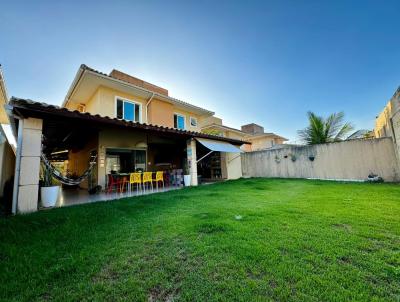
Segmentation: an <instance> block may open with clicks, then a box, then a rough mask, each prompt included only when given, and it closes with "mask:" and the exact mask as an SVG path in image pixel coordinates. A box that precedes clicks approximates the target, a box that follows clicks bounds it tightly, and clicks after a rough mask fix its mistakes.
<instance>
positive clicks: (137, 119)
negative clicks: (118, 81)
mask: <svg viewBox="0 0 400 302" xmlns="http://www.w3.org/2000/svg"><path fill="white" fill-rule="evenodd" d="M135 122H140V106H139V105H137V104H135Z"/></svg>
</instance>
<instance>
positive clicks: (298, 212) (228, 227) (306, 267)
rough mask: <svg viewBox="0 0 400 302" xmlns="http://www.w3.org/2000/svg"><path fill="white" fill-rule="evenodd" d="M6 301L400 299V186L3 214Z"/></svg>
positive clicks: (241, 187) (209, 194)
mask: <svg viewBox="0 0 400 302" xmlns="http://www.w3.org/2000/svg"><path fill="white" fill-rule="evenodd" d="M0 267H1V269H0V300H1V301H3V300H4V301H77V300H82V301H99V300H107V301H119V300H128V301H129V300H130V301H193V300H197V301H231V300H241V301H254V300H260V301H269V300H279V301H298V300H307V301H309V300H319V301H343V300H354V301H367V300H386V301H396V300H399V299H400V269H399V267H400V187H399V186H398V185H393V184H362V183H335V182H324V181H307V180H284V179H243V180H237V181H229V182H225V183H219V184H215V185H210V186H201V187H197V188H189V189H183V190H179V191H171V192H167V193H162V194H154V195H149V196H141V197H134V198H128V199H123V200H118V201H110V202H101V203H96V204H87V205H82V206H76V207H69V208H61V209H54V210H51V211H42V212H38V213H35V214H31V215H25V216H17V217H9V218H2V219H1V220H0Z"/></svg>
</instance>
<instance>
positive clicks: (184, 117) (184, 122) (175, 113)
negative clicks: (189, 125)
mask: <svg viewBox="0 0 400 302" xmlns="http://www.w3.org/2000/svg"><path fill="white" fill-rule="evenodd" d="M175 115H177V116H181V117H183V129H179V128H175ZM176 125H177V126H178V121H177V123H176ZM174 128H175V129H179V130H186V116H185V115H184V114H182V113H178V112H174Z"/></svg>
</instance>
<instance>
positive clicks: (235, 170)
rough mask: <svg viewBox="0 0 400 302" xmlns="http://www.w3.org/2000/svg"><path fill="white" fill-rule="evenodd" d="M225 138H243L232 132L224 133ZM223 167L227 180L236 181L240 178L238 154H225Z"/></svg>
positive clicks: (240, 167) (240, 163) (240, 166)
mask: <svg viewBox="0 0 400 302" xmlns="http://www.w3.org/2000/svg"><path fill="white" fill-rule="evenodd" d="M224 136H225V137H229V138H233V139H243V136H241V135H239V134H237V133H236V132H233V131H225V133H224ZM224 158H225V165H226V174H227V175H226V176H227V179H237V178H240V177H242V161H241V159H240V153H230V152H227V153H225V156H224Z"/></svg>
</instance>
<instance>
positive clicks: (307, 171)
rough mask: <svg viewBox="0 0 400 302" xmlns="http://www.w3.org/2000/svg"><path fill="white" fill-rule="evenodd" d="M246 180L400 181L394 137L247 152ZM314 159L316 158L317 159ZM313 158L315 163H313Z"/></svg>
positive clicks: (243, 155) (244, 172)
mask: <svg viewBox="0 0 400 302" xmlns="http://www.w3.org/2000/svg"><path fill="white" fill-rule="evenodd" d="M241 157H242V158H241V159H242V171H243V177H282V178H321V179H338V180H340V179H348V180H365V179H366V178H367V177H368V175H369V174H371V173H373V174H377V175H379V176H381V177H382V178H383V179H384V180H385V181H388V182H394V181H399V180H400V172H399V165H398V162H397V157H396V154H395V148H394V144H393V141H392V139H391V138H389V137H385V138H379V139H360V140H350V141H344V142H337V143H330V144H321V145H313V146H297V147H293V146H288V147H285V148H282V149H275V150H264V151H256V152H248V153H243V154H242V156H241ZM313 158H314V159H313ZM311 159H313V160H311Z"/></svg>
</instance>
